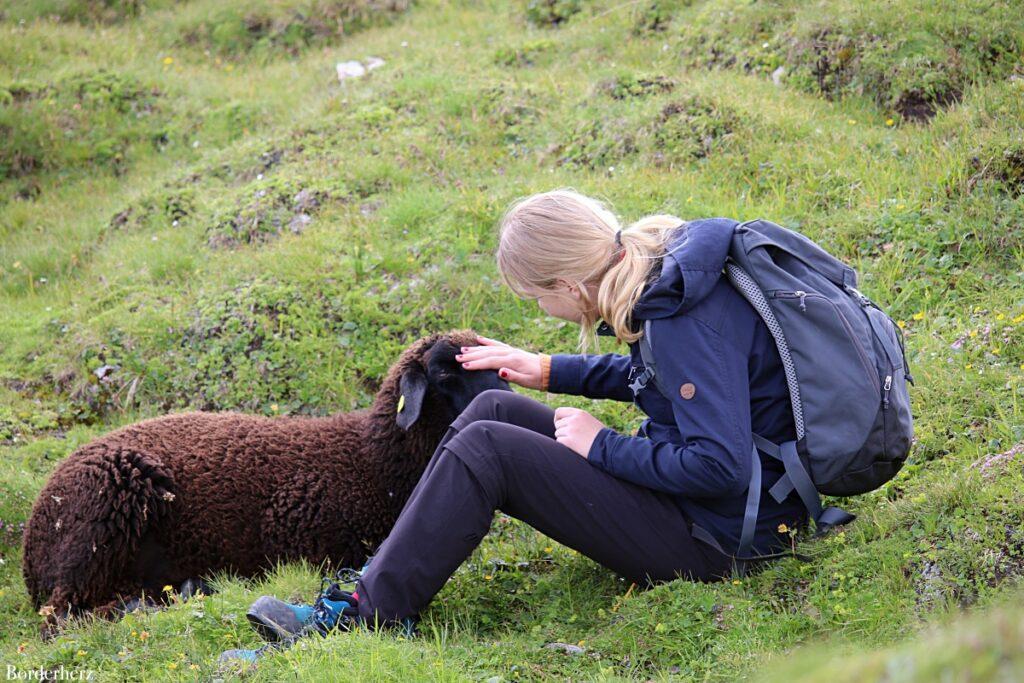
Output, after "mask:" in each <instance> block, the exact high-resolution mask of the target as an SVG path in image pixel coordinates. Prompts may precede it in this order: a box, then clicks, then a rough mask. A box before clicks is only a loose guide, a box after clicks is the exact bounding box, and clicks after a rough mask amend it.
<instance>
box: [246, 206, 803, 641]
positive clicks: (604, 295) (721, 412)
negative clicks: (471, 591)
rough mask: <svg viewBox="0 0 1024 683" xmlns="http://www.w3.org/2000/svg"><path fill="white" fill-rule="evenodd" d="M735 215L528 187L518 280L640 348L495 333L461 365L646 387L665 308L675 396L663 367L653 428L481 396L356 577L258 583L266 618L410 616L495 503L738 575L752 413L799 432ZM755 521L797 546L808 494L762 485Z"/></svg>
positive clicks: (537, 380) (553, 306) (513, 263)
mask: <svg viewBox="0 0 1024 683" xmlns="http://www.w3.org/2000/svg"><path fill="white" fill-rule="evenodd" d="M735 225H736V221H733V220H730V219H725V218H712V219H706V220H697V221H691V222H689V223H684V222H683V221H681V220H679V219H678V218H675V217H673V216H664V215H655V216H649V217H647V218H644V219H642V220H640V221H638V222H637V223H635V224H633V225H632V226H630V227H629V228H627V229H625V230H622V229H620V225H619V221H618V219H617V218H616V216H615V215H614V214H613V213H612V212H611V211H609V210H608V209H607V208H606V207H605V206H604V205H603V204H602V203H600V202H599V201H597V200H595V199H592V198H590V197H587V196H584V195H581V194H579V193H577V192H575V191H573V190H571V189H559V190H553V191H550V192H545V193H540V194H535V195H532V196H529V197H526V198H525V199H522V200H520V201H518V202H516V203H515V204H513V205H512V206H511V207H510V208H509V209H508V210H507V211H506V213H505V214H504V216H503V217H502V219H501V222H500V240H499V241H500V243H499V247H498V252H497V260H498V268H499V270H500V273H501V276H502V279H503V281H504V282H505V283H506V284H507V285H508V286H509V287H510V288H511V289H512V290H513V291H514V292H516V293H517V294H518V295H520V296H522V297H526V298H534V299H536V300H537V302H538V304H539V306H540V308H541V309H542V310H543V311H544V312H545V313H547V314H549V315H552V316H555V317H557V318H562V319H565V320H569V321H572V322H575V323H578V324H579V325H580V328H581V330H580V343H581V344H580V345H581V348H582V349H583V350H585V349H586V348H587V343H588V342H589V341H593V334H594V332H595V330H596V331H597V334H606V335H614V336H615V337H616V338H617V339H619V340H620V341H623V342H626V343H627V344H628V345H629V349H630V354H629V355H628V356H627V355H617V354H604V355H570V354H555V355H547V354H543V353H531V352H529V351H525V350H522V349H518V348H515V347H512V346H509V345H507V344H504V343H502V342H499V341H496V340H493V339H488V338H484V337H481V338H480V340H479V341H480V344H479V345H477V346H472V347H466V348H463V349H462V355H461V357H460V358H459V360H461V362H462V363H463V366H464V367H466V368H468V369H497V370H498V371H499V374H500V375H501V376H502V377H504V378H505V379H507V380H508V381H510V382H514V383H517V384H519V385H521V386H523V387H527V388H531V389H538V390H541V391H548V392H553V393H563V394H577V395H582V396H587V397H590V398H609V399H614V400H618V401H633V400H634V394H633V391H632V390H631V389H630V383H631V381H632V380H633V379H634V378H635V376H636V375H637V374H638V372H639V371H641V370H643V365H642V361H641V360H640V355H639V345H638V343H637V340H638V339H639V338H640V335H641V334H642V332H641V330H642V328H643V321H645V320H651V321H652V323H651V337H652V346H653V354H654V361H655V365H656V367H657V368H658V373H659V377H660V379H661V380H662V382H661V384H662V386H667V387H674V388H676V389H677V391H676V393H673V394H672V395H669V396H666V395H662V394H661V393H660V392H659V391H658V389H657V388H656V387H655V385H654V382H649V383H648V384H647V386H645V387H644V388H643V389H640V390H639V391H638V393H637V395H636V397H635V400H636V403H637V405H638V406H639V407H640V408H641V409H642V410H643V411H644V412H645V413H646V414H647V415H648V418H647V419H646V420H644V422H643V424H642V425H641V427H640V430H639V431H638V435H636V436H630V435H626V434H621V433H618V432H616V431H615V430H613V429H611V428H609V427H607V426H605V425H603V424H602V423H601V422H600V421H599V420H598V419H597V418H595V417H594V416H593V415H591V414H590V413H588V412H587V411H585V410H581V409H578V408H571V407H560V408H555V409H552V408H550V407H548V406H547V405H545V404H544V403H541V402H539V401H536V400H534V399H532V398H529V397H527V396H524V395H522V394H517V393H514V392H502V391H490V392H485V393H483V394H481V395H479V396H478V397H477V398H476V399H475V400H474V401H473V402H472V403H471V404H470V405H469V407H468V408H467V409H466V410H465V411H464V412H463V413H462V414H461V415H459V417H458V418H456V419H455V420H454V421H453V422H452V424H451V426H450V428H449V430H448V432H447V433H446V434H445V436H444V438H443V439H442V441H441V443H440V444H439V445H438V447H437V450H436V452H435V453H434V456H433V458H432V459H431V461H430V462H429V464H428V465H427V468H426V470H425V472H424V474H423V476H422V478H421V479H420V481H419V483H418V484H417V486H416V488H415V489H414V490H413V492H412V494H411V496H410V497H409V500H408V501H407V502H406V504H405V507H404V509H403V511H402V513H401V515H400V516H399V518H398V521H397V522H396V524H395V526H394V529H393V530H392V531H391V533H390V535H389V536H388V538H387V539H386V540H385V541H384V542H383V543H382V544H381V546H380V548H379V549H378V551H377V553H376V554H375V555H374V557H373V561H372V563H370V564H368V565H367V566H366V567H364V570H363V572H362V573H361V576H360V577H359V580H358V582H357V585H356V590H355V591H353V592H351V593H348V592H344V591H339V590H337V587H336V586H335V587H334V591H333V592H330V593H329V594H326V593H325V595H323V596H321V598H320V599H319V600H318V601H317V605H315V606H314V607H316V608H317V609H316V610H314V608H313V607H305V608H303V607H301V606H294V605H285V603H281V602H280V601H276V600H275V599H273V598H261V600H263V601H264V603H263V604H262V605H260V606H257V605H254V609H253V610H250V619H252V620H253V622H254V624H256V625H257V626H258V627H260V628H261V631H263V632H264V634H265V635H268V636H270V637H271V638H273V637H286V636H287V635H288V634H293V633H295V632H297V631H300V630H302V629H303V627H308V626H309V625H310V624H314V625H315V626H317V627H318V630H321V631H324V630H326V628H329V627H332V626H334V625H336V624H341V625H346V626H347V625H349V624H350V623H351V622H352V621H359V622H363V623H367V624H373V623H375V620H376V623H378V624H388V623H392V624H393V623H400V622H405V623H406V624H409V623H410V622H411V621H412V620H414V619H415V618H416V617H417V615H418V613H419V612H420V610H422V609H423V608H424V607H425V606H426V605H427V604H428V603H429V601H430V600H431V599H432V598H433V596H434V595H435V594H436V593H437V591H439V590H440V589H441V587H442V586H443V585H444V583H445V582H446V581H447V579H448V577H449V576H450V575H451V574H452V572H453V571H454V570H455V569H456V568H457V567H458V566H459V565H460V564H461V563H462V562H463V561H464V560H465V559H466V557H468V556H469V554H470V553H471V552H472V551H473V549H474V548H475V547H476V546H477V545H478V544H479V543H480V540H481V539H482V538H483V536H484V534H485V533H486V532H487V531H488V529H489V527H490V524H491V521H492V518H493V515H494V511H495V510H502V511H503V512H505V513H506V514H508V515H511V516H512V517H516V518H518V519H521V520H522V521H524V522H526V523H527V524H529V525H531V526H533V527H534V528H536V529H538V530H539V531H541V532H542V533H544V534H546V535H548V536H550V537H551V538H553V539H555V540H556V541H558V542H560V543H563V544H564V545H567V546H569V547H571V548H574V549H576V550H577V551H579V552H580V553H582V554H584V555H587V556H589V557H591V558H593V559H594V560H596V561H597V562H599V563H601V564H603V565H604V566H606V567H608V568H610V569H612V570H614V571H616V572H618V573H620V574H622V575H624V576H625V577H627V578H628V579H630V580H632V581H635V582H637V583H640V584H641V585H648V584H650V583H653V582H657V581H665V580H670V579H674V578H677V577H683V578H686V579H691V580H698V581H711V580H715V579H719V578H721V577H723V576H726V575H728V574H729V573H730V572H731V571H732V569H733V558H732V557H731V556H730V555H728V554H725V553H724V552H722V551H721V549H727V551H728V552H733V551H734V549H735V548H736V547H737V544H738V541H739V536H740V530H741V526H742V521H743V515H744V506H745V503H746V490H747V487H748V481H749V478H750V470H751V463H750V453H751V448H752V436H751V432H752V428H753V431H756V432H757V433H760V434H762V435H764V436H765V437H767V438H768V439H770V440H773V441H775V442H777V443H778V442H782V441H786V440H790V439H793V438H794V426H793V418H792V413H791V406H790V401H789V394H788V391H787V387H786V381H785V376H784V374H783V370H782V365H781V362H780V360H779V356H778V352H777V350H776V348H775V345H774V342H773V340H772V337H771V335H770V334H769V332H768V329H767V328H766V326H765V325H764V323H763V322H762V320H761V319H760V317H759V316H758V315H757V313H756V312H755V311H754V309H753V308H751V307H750V305H749V304H748V303H747V302H746V301H745V300H744V299H743V298H742V296H741V295H740V294H739V293H738V292H736V291H735V290H734V289H733V288H732V286H731V285H730V284H729V283H728V281H727V279H726V278H724V277H723V276H722V269H723V265H724V263H725V259H726V254H727V252H728V248H729V242H730V238H731V235H732V230H733V227H734V226H735ZM599 321H600V323H599ZM762 469H763V475H762V482H761V484H762V488H763V490H764V491H765V492H767V490H768V489H770V488H771V486H772V485H773V484H774V483H775V482H776V481H777V480H778V479H779V477H780V476H781V475H782V473H783V471H782V466H781V464H780V463H778V461H776V460H774V459H773V458H770V457H764V458H763V459H762ZM757 520H758V524H757V528H756V532H755V536H754V546H753V547H754V550H755V551H756V552H757V553H770V552H773V551H778V550H781V549H782V548H784V547H785V546H787V545H788V544H789V538H788V536H787V535H786V533H785V530H786V529H787V528H797V527H798V526H800V525H802V524H804V523H806V511H805V509H804V507H803V505H802V504H801V503H800V501H799V498H798V497H797V495H796V494H795V493H793V494H791V495H790V496H789V497H788V498H786V499H785V500H784V501H783V502H781V503H777V502H776V501H775V500H774V499H773V498H772V496H770V495H762V496H761V503H760V509H759V514H758V517H757ZM694 525H698V526H699V528H700V529H702V530H704V531H706V532H707V534H709V535H710V539H709V538H708V536H707V534H703V533H698V536H702V538H704V539H705V540H707V541H708V542H707V543H705V542H704V541H703V540H698V539H696V538H694V533H695V532H694V531H693V526H694ZM783 525H785V526H783ZM710 544H717V545H718V547H719V549H718V550H716V549H715V548H714V547H712V545H710ZM258 602H259V601H258ZM314 611H315V612H316V614H314ZM254 613H255V614H254ZM267 615H271V616H267ZM268 624H269V625H268ZM306 630H308V628H307V629H306Z"/></svg>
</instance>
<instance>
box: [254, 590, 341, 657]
mask: <svg viewBox="0 0 1024 683" xmlns="http://www.w3.org/2000/svg"><path fill="white" fill-rule="evenodd" d="M245 616H246V618H247V619H248V620H249V624H250V625H251V626H252V627H253V628H254V629H256V632H257V633H259V634H260V636H262V638H263V639H264V640H266V641H269V642H275V641H281V640H287V639H289V638H292V637H294V636H298V635H300V634H304V633H313V632H314V631H315V632H317V633H319V634H320V635H327V634H328V633H329V632H330V631H332V630H333V629H335V628H340V629H342V630H345V631H347V630H349V629H350V628H351V627H352V625H353V624H354V623H356V622H358V621H359V597H358V596H357V595H356V594H355V593H351V592H349V591H345V590H342V589H341V586H339V585H338V584H336V583H332V584H331V585H330V586H329V587H327V588H326V589H325V590H322V591H321V593H320V595H319V596H318V597H317V599H316V601H315V602H314V603H313V604H312V605H304V604H295V603H290V602H285V601H284V600H279V599H278V598H275V597H274V596H272V595H264V596H262V597H260V598H257V600H256V601H255V602H254V603H252V605H251V606H250V607H249V611H248V612H246V613H245Z"/></svg>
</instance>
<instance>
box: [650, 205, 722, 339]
mask: <svg viewBox="0 0 1024 683" xmlns="http://www.w3.org/2000/svg"><path fill="white" fill-rule="evenodd" d="M737 224H738V221H735V220H733V219H731V218H705V219H701V220H696V221H690V222H688V223H683V224H681V225H680V226H679V227H678V228H676V231H675V234H673V235H672V237H671V238H670V239H669V244H668V249H667V250H666V253H665V257H664V258H663V259H662V261H661V274H660V275H659V276H658V277H657V278H655V279H654V281H653V282H650V283H649V284H648V285H647V286H646V287H644V290H643V292H642V293H641V294H640V298H639V299H638V300H637V302H636V305H635V306H634V307H633V316H632V317H633V318H634V319H635V320H649V319H654V318H667V317H669V316H673V315H676V314H679V313H685V312H686V311H688V310H690V309H691V308H693V307H694V306H695V305H697V303H698V302H700V300H701V299H703V298H704V297H705V296H707V295H708V294H709V293H710V292H711V290H712V289H713V288H714V286H715V284H716V283H717V282H718V278H719V277H721V275H722V269H723V268H724V267H725V261H726V258H727V257H728V255H729V244H730V243H731V242H732V235H733V230H734V229H735V227H736V225H737Z"/></svg>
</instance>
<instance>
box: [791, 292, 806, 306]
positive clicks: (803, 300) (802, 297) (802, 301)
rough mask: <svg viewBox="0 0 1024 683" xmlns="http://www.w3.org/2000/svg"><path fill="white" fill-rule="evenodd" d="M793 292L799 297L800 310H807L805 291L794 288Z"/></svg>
mask: <svg viewBox="0 0 1024 683" xmlns="http://www.w3.org/2000/svg"><path fill="white" fill-rule="evenodd" d="M793 293H794V294H796V295H797V296H798V297H800V310H801V311H806V310H807V292H805V291H803V290H802V289H798V290H796V291H795V292H793Z"/></svg>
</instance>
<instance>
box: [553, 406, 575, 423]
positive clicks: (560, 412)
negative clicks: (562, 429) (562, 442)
mask: <svg viewBox="0 0 1024 683" xmlns="http://www.w3.org/2000/svg"><path fill="white" fill-rule="evenodd" d="M578 410H579V408H573V407H572V406H559V407H558V408H555V422H558V421H559V420H561V419H562V418H563V417H569V416H570V415H572V414H573V413H575V412H576V411H578Z"/></svg>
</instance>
